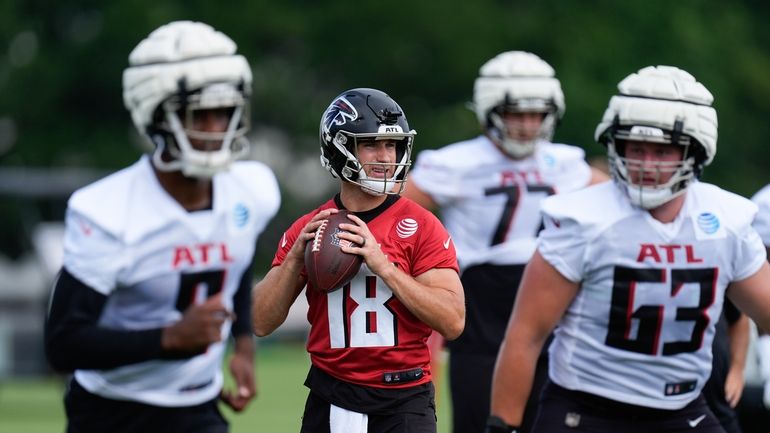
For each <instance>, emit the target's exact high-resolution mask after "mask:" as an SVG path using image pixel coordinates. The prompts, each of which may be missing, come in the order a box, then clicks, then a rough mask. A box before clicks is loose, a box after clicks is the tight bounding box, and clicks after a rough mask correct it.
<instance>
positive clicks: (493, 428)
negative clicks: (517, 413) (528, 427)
mask: <svg viewBox="0 0 770 433" xmlns="http://www.w3.org/2000/svg"><path fill="white" fill-rule="evenodd" d="M518 431H519V427H517V426H512V425H509V424H506V422H505V421H503V420H502V418H500V417H498V416H494V415H490V416H489V418H487V426H486V427H485V428H484V433H518Z"/></svg>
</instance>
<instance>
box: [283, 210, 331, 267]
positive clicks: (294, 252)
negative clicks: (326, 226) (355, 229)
mask: <svg viewBox="0 0 770 433" xmlns="http://www.w3.org/2000/svg"><path fill="white" fill-rule="evenodd" d="M337 212H339V210H338V209H324V210H322V211H321V212H318V213H317V214H315V215H314V216H313V218H311V219H310V221H308V223H307V224H305V227H304V228H303V229H302V232H300V234H299V236H298V237H297V240H296V241H295V242H294V245H292V246H291V250H289V253H288V254H287V255H286V261H288V260H291V261H293V262H295V263H296V264H298V265H299V266H300V267H301V266H304V265H305V246H306V245H307V243H308V242H309V241H311V240H313V238H314V237H315V232H316V230H318V227H320V226H321V224H323V222H324V220H325V219H327V218H329V215H331V214H335V213H337Z"/></svg>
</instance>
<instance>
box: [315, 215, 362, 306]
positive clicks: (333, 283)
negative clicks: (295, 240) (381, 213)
mask: <svg viewBox="0 0 770 433" xmlns="http://www.w3.org/2000/svg"><path fill="white" fill-rule="evenodd" d="M347 214H348V212H347V211H344V210H340V211H339V212H338V213H336V214H332V215H330V216H329V218H328V219H326V220H325V221H324V222H323V224H321V226H320V227H318V229H317V230H316V232H315V237H314V238H313V239H312V240H310V242H308V243H307V245H305V269H306V270H307V277H308V281H309V282H310V284H312V287H314V288H315V289H316V290H319V291H321V292H331V291H334V290H337V289H339V288H341V287H342V286H344V285H345V284H347V283H348V282H349V281H350V280H352V279H353V277H354V276H355V275H356V274H357V273H358V269H359V268H360V267H361V263H362V262H363V257H362V256H359V255H358V254H349V253H345V252H342V250H341V249H340V247H342V246H349V245H351V244H352V242H350V241H348V240H345V239H340V238H339V237H338V236H337V234H338V233H340V232H341V231H342V230H340V228H339V225H340V224H341V223H352V221H350V220H349V219H348V217H347Z"/></svg>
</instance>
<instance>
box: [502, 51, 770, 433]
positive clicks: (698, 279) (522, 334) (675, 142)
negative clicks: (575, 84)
mask: <svg viewBox="0 0 770 433" xmlns="http://www.w3.org/2000/svg"><path fill="white" fill-rule="evenodd" d="M618 90H619V93H618V94H617V95H616V96H613V97H612V99H611V100H610V102H609V106H608V108H607V110H606V111H605V113H604V116H603V118H602V121H601V123H600V124H599V126H598V127H597V129H596V138H597V140H599V141H600V142H601V143H603V144H605V145H606V146H607V153H608V159H609V164H610V167H611V170H612V175H613V182H606V183H603V184H600V185H594V186H591V187H589V188H586V189H583V190H580V191H575V192H571V193H567V194H560V195H556V196H553V197H550V198H548V199H546V200H545V201H544V202H543V206H542V209H543V215H544V220H545V223H546V227H545V229H544V230H543V231H542V232H541V233H540V235H539V236H538V245H537V251H536V252H535V255H534V256H533V258H532V260H531V261H530V262H529V264H527V267H526V269H525V271H524V276H523V278H522V283H521V286H520V287H519V294H518V297H517V299H516V306H515V307H514V311H513V314H512V317H511V321H510V324H509V326H508V329H507V331H506V336H505V340H504V342H503V345H502V347H501V348H500V354H499V355H498V362H497V365H496V368H495V374H494V381H493V385H492V408H491V411H492V415H491V416H490V418H489V420H488V425H487V432H489V433H499V432H506V433H509V432H512V431H515V430H516V426H517V425H518V424H519V423H520V422H521V416H522V412H523V409H524V403H525V401H526V399H527V396H528V394H529V392H530V389H529V388H530V385H531V383H532V374H533V371H534V365H535V360H536V358H537V355H538V353H539V352H540V348H541V346H542V344H543V342H544V340H545V338H546V337H547V336H548V334H549V332H551V330H552V329H553V328H554V327H556V326H557V325H558V327H557V328H556V331H555V332H554V340H553V343H552V344H551V346H550V357H549V359H550V366H549V379H550V381H549V383H548V384H547V385H546V386H545V388H544V390H543V393H542V395H541V399H540V407H539V412H538V416H537V419H536V421H535V425H534V427H533V431H534V432H549V433H574V432H618V431H623V432H629V433H642V432H645V433H647V432H651V431H666V432H701V433H722V432H724V429H723V428H722V426H721V425H720V424H719V421H718V420H717V419H716V417H715V416H714V415H713V413H712V412H711V411H710V410H709V408H708V406H707V404H706V401H705V399H704V398H703V396H702V394H701V390H702V388H703V386H704V384H705V382H706V380H707V379H708V378H709V375H710V372H711V367H712V341H713V339H714V334H715V323H716V321H717V320H718V318H719V316H720V314H721V312H722V308H723V305H724V302H725V296H727V297H729V299H730V300H731V301H732V302H733V303H734V304H735V305H736V306H737V307H738V308H739V309H740V310H742V311H743V312H744V313H746V314H747V315H748V316H749V317H751V318H753V319H754V320H756V321H757V322H758V323H759V324H761V325H763V326H768V325H770V292H768V291H767V287H768V286H769V285H770V266H768V263H767V261H766V260H765V257H766V252H765V248H764V245H763V244H762V241H761V239H760V237H759V236H758V235H757V232H756V231H755V229H754V228H753V227H752V221H753V219H754V216H755V215H756V212H757V207H756V205H754V204H753V203H751V202H750V201H749V200H747V199H745V198H743V197H740V196H738V195H736V194H733V193H730V192H728V191H725V190H723V189H720V188H718V187H716V186H714V185H710V184H707V183H704V182H699V181H698V178H699V176H700V174H701V173H702V171H703V169H704V167H705V166H707V165H708V164H709V163H711V161H712V160H713V158H714V155H715V154H716V140H717V115H716V110H714V108H713V107H712V106H711V104H712V102H713V96H712V95H711V93H710V92H709V91H708V90H707V89H706V88H705V87H704V86H703V85H702V84H701V83H699V82H698V81H697V80H695V78H694V77H693V76H692V75H690V74H689V73H687V72H685V71H683V70H681V69H679V68H675V67H671V66H657V67H652V66H650V67H647V68H644V69H641V70H639V71H638V72H637V73H633V74H631V75H629V76H628V77H626V78H625V79H624V80H623V81H621V82H620V83H619V84H618ZM728 285H729V286H730V289H729V290H727V287H728Z"/></svg>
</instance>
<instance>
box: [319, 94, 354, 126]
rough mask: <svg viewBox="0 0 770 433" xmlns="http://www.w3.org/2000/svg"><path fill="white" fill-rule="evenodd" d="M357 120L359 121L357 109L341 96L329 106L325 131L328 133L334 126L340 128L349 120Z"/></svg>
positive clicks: (326, 113)
mask: <svg viewBox="0 0 770 433" xmlns="http://www.w3.org/2000/svg"><path fill="white" fill-rule="evenodd" d="M356 119H358V111H356V108H355V107H354V106H353V104H351V103H350V102H348V100H347V99H345V97H344V96H340V97H339V98H337V99H335V100H334V102H332V103H331V105H329V108H327V109H326V112H325V113H324V130H326V131H327V132H328V131H329V129H331V127H332V125H337V126H340V125H344V124H345V123H347V122H348V121H349V120H350V121H353V120H356Z"/></svg>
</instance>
